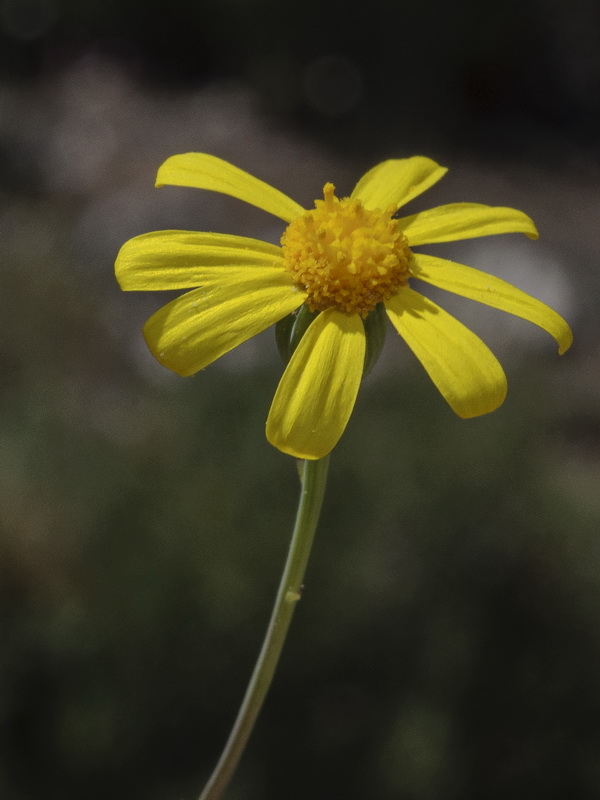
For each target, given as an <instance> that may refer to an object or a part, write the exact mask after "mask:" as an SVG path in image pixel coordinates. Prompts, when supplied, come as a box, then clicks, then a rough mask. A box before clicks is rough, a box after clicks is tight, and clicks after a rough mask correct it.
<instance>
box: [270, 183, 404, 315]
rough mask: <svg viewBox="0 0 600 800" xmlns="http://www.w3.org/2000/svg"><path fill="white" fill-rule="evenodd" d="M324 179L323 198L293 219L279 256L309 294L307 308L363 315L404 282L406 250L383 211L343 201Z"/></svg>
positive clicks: (394, 223) (388, 214) (389, 216)
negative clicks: (333, 309) (336, 310)
mask: <svg viewBox="0 0 600 800" xmlns="http://www.w3.org/2000/svg"><path fill="white" fill-rule="evenodd" d="M334 190H335V187H334V186H333V184H332V183H326V184H325V187H324V188H323V196H324V199H323V200H316V201H315V208H314V209H313V210H312V211H306V212H304V214H302V215H301V216H299V217H298V218H297V219H295V220H293V222H291V223H290V224H289V225H288V227H287V228H286V229H285V231H284V233H283V236H282V237H281V246H282V248H283V258H284V262H285V266H286V268H287V269H288V270H289V272H291V274H292V278H293V279H294V282H295V283H296V284H297V285H298V286H299V287H300V288H302V289H303V290H304V291H306V292H307V293H308V299H307V301H306V304H307V305H308V307H309V308H310V310H311V311H324V310H325V309H326V308H337V309H339V310H340V311H346V312H347V313H358V314H361V315H362V316H363V317H366V316H367V314H368V313H369V311H371V310H372V309H374V308H375V306H376V305H377V304H378V303H380V302H381V301H382V300H386V299H387V298H388V297H391V296H392V295H393V294H394V293H395V292H396V291H397V290H398V289H399V288H400V287H401V286H404V285H405V284H406V282H407V280H408V261H409V259H410V256H411V252H410V250H409V249H408V243H407V239H406V236H405V235H404V234H403V233H402V231H401V230H400V228H399V227H398V222H397V220H395V219H392V214H393V213H394V212H395V211H396V209H395V207H392V208H389V209H388V210H387V211H381V210H380V209H366V208H364V206H363V205H362V203H361V202H360V201H359V200H352V199H351V198H349V197H347V198H344V199H342V200H340V199H339V198H337V197H336V196H335V194H334Z"/></svg>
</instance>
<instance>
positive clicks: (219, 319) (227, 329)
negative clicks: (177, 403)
mask: <svg viewBox="0 0 600 800" xmlns="http://www.w3.org/2000/svg"><path fill="white" fill-rule="evenodd" d="M304 299H305V295H304V294H303V293H302V292H299V291H298V289H296V288H295V287H294V286H293V284H292V282H291V278H290V276H289V275H288V274H287V273H285V272H284V271H274V270H273V269H271V268H266V267H265V268H262V267H254V268H252V269H251V270H247V271H246V274H245V275H242V274H241V273H240V272H237V271H234V272H233V273H232V277H231V280H228V281H225V282H222V281H220V282H216V283H214V284H213V285H210V286H209V287H205V286H203V287H202V288H200V289H194V290H193V291H192V292H188V293H187V294H184V295H183V296H182V297H178V298H177V299H176V300H173V301H172V302H171V303H168V304H167V305H166V306H163V307H162V308H161V309H160V310H159V311H157V312H156V314H154V315H153V316H151V317H150V319H149V320H148V321H147V322H146V324H145V326H144V336H145V338H146V342H147V343H148V347H149V348H150V350H151V352H152V354H153V355H154V357H155V358H156V359H158V361H160V363H161V364H164V366H165V367H168V368H169V369H172V370H173V371H174V372H178V373H179V374H180V375H193V374H194V373H195V372H198V370H200V369H203V368H204V367H206V366H207V365H208V364H210V363H211V362H212V361H215V360H216V359H217V358H219V357H220V356H222V355H223V354H224V353H227V352H229V350H232V349H233V348H234V347H236V346H237V345H238V344H241V343H242V342H245V341H246V340H247V339H250V338H251V337H252V336H255V335H256V334H257V333H260V332H261V331H263V330H265V328H268V327H269V326H270V325H273V324H274V323H275V322H277V321H278V320H280V319H282V318H283V317H285V316H286V315H287V314H289V313H291V312H292V311H294V310H295V309H296V308H298V306H300V305H301V304H302V302H303V301H304Z"/></svg>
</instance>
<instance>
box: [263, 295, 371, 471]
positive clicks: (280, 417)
mask: <svg viewBox="0 0 600 800" xmlns="http://www.w3.org/2000/svg"><path fill="white" fill-rule="evenodd" d="M364 359H365V330H364V326H363V323H362V320H361V318H360V316H359V315H358V314H344V313H341V312H340V311H336V310H335V309H328V310H327V311H323V312H322V313H321V314H319V316H318V317H317V318H316V319H315V320H314V322H312V323H311V325H310V327H309V328H308V330H307V331H306V333H305V334H304V336H303V337H302V339H301V340H300V344H299V345H298V347H297V349H296V350H295V352H294V355H293V356H292V358H291V360H290V363H289V364H288V366H287V368H286V370H285V372H284V373H283V376H282V378H281V381H280V382H279V386H278V387H277V391H276V392H275V397H274V398H273V404H272V405H271V410H270V412H269V418H268V419H267V439H268V440H269V441H270V442H271V444H272V445H274V446H275V447H277V448H279V450H282V451H283V452H284V453H288V454H289V455H291V456H295V457H296V458H309V459H315V458H322V457H323V456H325V455H327V453H329V452H330V451H331V450H332V449H333V448H334V447H335V445H336V444H337V442H338V440H339V438H340V436H341V435H342V433H343V432H344V429H345V427H346V424H347V422H348V419H349V418H350V414H351V413H352V409H353V408H354V402H355V400H356V395H357V394H358V388H359V386H360V381H361V378H362V372H363V363H364Z"/></svg>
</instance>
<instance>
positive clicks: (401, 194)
mask: <svg viewBox="0 0 600 800" xmlns="http://www.w3.org/2000/svg"><path fill="white" fill-rule="evenodd" d="M446 172H448V170H447V168H446V167H440V165H439V164H436V163H435V161H432V160H431V159H430V158H426V157H425V156H413V157H412V158H398V159H392V160H390V161H383V162H382V163H381V164H378V165H377V166H376V167H373V169H370V170H369V171H368V172H367V173H365V174H364V175H363V176H362V178H361V179H360V180H359V182H358V183H357V184H356V186H355V187H354V191H353V192H352V197H353V198H356V199H357V200H361V201H362V203H363V204H364V206H365V208H381V209H383V210H386V209H388V208H389V207H390V206H396V208H400V206H403V205H404V204H405V203H408V201H409V200H412V199H413V197H417V195H419V194H421V192H424V191H425V190H426V189H429V187H430V186H433V184H434V183H437V181H439V179H440V178H443V177H444V175H445V174H446Z"/></svg>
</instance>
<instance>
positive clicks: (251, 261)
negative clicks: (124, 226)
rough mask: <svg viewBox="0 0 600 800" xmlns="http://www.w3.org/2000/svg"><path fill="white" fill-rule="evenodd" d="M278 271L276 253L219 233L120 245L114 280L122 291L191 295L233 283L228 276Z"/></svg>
mask: <svg viewBox="0 0 600 800" xmlns="http://www.w3.org/2000/svg"><path fill="white" fill-rule="evenodd" d="M255 267H265V268H266V267H271V268H273V269H280V270H282V269H283V261H282V257H281V248H279V247H276V246H275V245H273V244H268V243H267V242H260V241H258V239H246V238H244V237H243V236H228V235H226V234H221V233H195V232H192V231H155V232H153V233H145V234H143V235H142V236H136V237H135V238H134V239H130V240H129V241H128V242H125V244H124V245H123V247H122V248H121V250H120V251H119V255H118V256H117V261H116V263H115V274H116V276H117V280H118V281H119V284H120V286H121V289H124V290H126V291H151V290H158V289H191V288H193V287H195V286H204V285H206V284H207V283H215V282H221V281H223V280H227V279H229V282H231V280H232V275H233V271H235V270H237V271H241V272H244V271H246V270H248V269H253V268H255Z"/></svg>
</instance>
